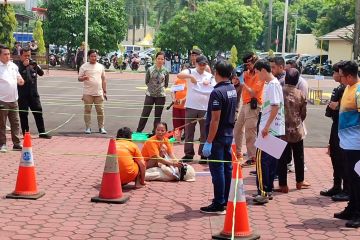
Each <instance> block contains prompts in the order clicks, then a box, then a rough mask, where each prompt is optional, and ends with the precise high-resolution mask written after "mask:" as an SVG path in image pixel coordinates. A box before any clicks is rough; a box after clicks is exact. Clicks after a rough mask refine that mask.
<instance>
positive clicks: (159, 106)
mask: <svg viewBox="0 0 360 240" xmlns="http://www.w3.org/2000/svg"><path fill="white" fill-rule="evenodd" d="M165 101H166V98H165V97H151V96H145V101H144V108H143V111H142V113H141V118H140V121H139V125H138V127H137V130H136V131H137V132H142V131H143V130H144V128H145V126H146V123H147V120H148V118H149V116H150V113H151V110H152V108H153V105H154V104H155V118H154V130H153V131H154V132H155V127H156V124H158V123H159V122H160V121H161V115H162V112H163V109H164V104H165Z"/></svg>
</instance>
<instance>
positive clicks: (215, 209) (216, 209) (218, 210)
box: [200, 203, 226, 214]
mask: <svg viewBox="0 0 360 240" xmlns="http://www.w3.org/2000/svg"><path fill="white" fill-rule="evenodd" d="M200 212H202V213H210V214H225V213H226V211H225V208H224V206H221V205H220V206H218V205H215V204H214V203H212V204H210V205H209V206H207V207H202V208H200Z"/></svg>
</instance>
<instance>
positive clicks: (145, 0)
mask: <svg viewBox="0 0 360 240" xmlns="http://www.w3.org/2000/svg"><path fill="white" fill-rule="evenodd" d="M146 25H147V0H144V38H145V36H146V27H147V26H146Z"/></svg>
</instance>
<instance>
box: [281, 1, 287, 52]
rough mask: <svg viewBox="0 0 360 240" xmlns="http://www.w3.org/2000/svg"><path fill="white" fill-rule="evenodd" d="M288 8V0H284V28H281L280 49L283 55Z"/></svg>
mask: <svg viewBox="0 0 360 240" xmlns="http://www.w3.org/2000/svg"><path fill="white" fill-rule="evenodd" d="M288 8H289V0H285V11H284V28H283V39H282V51H281V54H282V55H283V56H284V55H285V45H286V27H287V17H288V16H287V15H288Z"/></svg>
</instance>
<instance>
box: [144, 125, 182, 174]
mask: <svg viewBox="0 0 360 240" xmlns="http://www.w3.org/2000/svg"><path fill="white" fill-rule="evenodd" d="M167 130H168V129H167V124H166V123H164V122H159V123H158V124H157V125H156V129H155V135H154V136H152V137H151V138H149V139H148V140H147V141H146V142H145V143H144V146H143V148H142V151H141V153H142V156H143V157H144V160H145V163H146V169H148V168H153V167H160V165H159V163H161V164H164V165H166V166H173V167H178V166H181V163H179V162H178V161H176V160H175V159H176V157H175V155H174V153H173V147H172V145H171V143H170V141H169V139H168V138H167V137H165V135H166V133H167Z"/></svg>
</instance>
